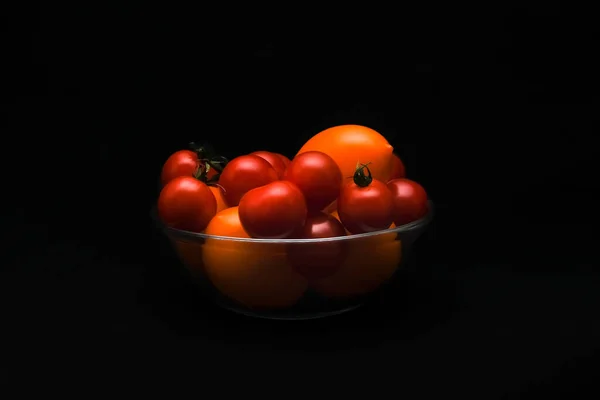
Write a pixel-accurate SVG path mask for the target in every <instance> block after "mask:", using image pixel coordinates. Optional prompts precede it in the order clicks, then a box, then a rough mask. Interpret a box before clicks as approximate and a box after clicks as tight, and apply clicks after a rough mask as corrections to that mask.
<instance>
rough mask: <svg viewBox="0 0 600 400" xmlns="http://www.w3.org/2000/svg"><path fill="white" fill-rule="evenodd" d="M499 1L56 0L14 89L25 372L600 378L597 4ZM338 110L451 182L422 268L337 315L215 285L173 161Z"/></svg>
mask: <svg viewBox="0 0 600 400" xmlns="http://www.w3.org/2000/svg"><path fill="white" fill-rule="evenodd" d="M453 7H454V6H453ZM486 7H487V8H485V9H484V10H481V13H480V18H478V19H473V18H471V17H469V16H468V15H470V14H469V13H468V12H467V11H468V10H459V9H456V8H451V7H449V6H445V7H434V9H435V11H432V10H431V9H427V10H426V9H425V8H426V7H425V6H423V9H416V8H413V9H406V10H405V11H404V12H403V13H401V14H400V15H397V14H395V13H392V12H391V11H389V10H388V11H386V10H384V9H379V10H375V11H374V12H373V13H371V12H370V11H367V10H354V11H355V12H354V15H361V18H360V19H358V20H357V19H352V18H350V17H349V16H344V17H340V16H339V15H338V17H337V19H336V20H335V21H337V22H335V23H332V22H328V21H329V20H328V18H329V17H330V15H328V14H327V13H323V12H321V13H319V14H318V15H320V16H319V17H314V15H317V14H314V13H315V11H314V10H308V9H307V10H305V11H306V18H308V15H309V14H311V13H312V14H313V17H312V18H311V19H310V21H311V22H310V23H309V22H307V21H309V19H304V20H302V18H303V15H304V12H301V13H300V14H302V15H299V16H297V17H296V18H298V21H301V20H302V21H304V22H294V21H292V20H287V19H286V18H287V17H286V18H284V17H282V16H281V15H283V14H285V13H284V11H283V10H280V12H281V13H283V14H281V15H280V16H279V18H272V17H268V16H266V15H267V14H264V13H263V12H262V11H263V10H257V9H253V10H241V11H239V13H240V14H239V15H240V16H238V17H236V16H229V17H227V16H225V14H219V13H218V12H215V11H212V12H211V13H209V12H208V11H202V10H196V11H195V12H186V11H184V10H176V9H175V8H174V6H169V7H162V8H158V7H156V8H155V7H154V6H150V5H143V6H142V5H140V6H136V7H134V6H133V5H132V6H131V7H126V6H123V7H119V8H116V7H115V8H111V7H110V6H105V7H104V9H102V10H95V11H94V12H92V11H91V9H90V10H85V9H82V10H80V11H81V13H82V14H78V15H80V17H79V18H75V17H72V18H71V17H69V16H70V15H72V12H73V10H70V11H71V13H68V12H67V10H58V9H48V8H47V7H45V8H44V9H41V11H39V12H36V13H34V15H36V18H35V19H34V20H33V22H32V24H31V26H29V25H27V26H25V27H20V33H15V36H14V37H15V38H18V39H19V45H15V46H14V47H15V48H18V49H20V50H19V51H18V52H17V53H18V56H15V58H14V59H15V60H16V61H17V62H16V63H15V74H14V75H13V76H14V77H15V79H13V80H12V81H11V83H12V84H13V85H12V86H10V87H9V91H8V93H9V94H13V93H14V95H15V96H14V97H12V100H11V101H10V102H9V103H8V107H7V108H6V111H7V113H8V115H9V117H10V118H9V124H8V127H7V129H6V130H5V132H6V135H7V137H10V138H12V140H11V141H7V143H6V145H5V147H4V154H5V157H4V160H3V163H6V164H7V167H8V168H7V169H5V174H4V181H5V185H7V186H5V188H6V190H5V191H4V192H3V193H4V194H3V197H4V200H6V201H7V203H8V207H7V208H6V210H7V215H6V217H3V226H4V234H3V239H4V243H5V244H6V249H7V250H6V251H5V252H4V254H5V256H4V257H5V258H4V259H3V261H2V266H3V274H2V280H1V281H0V287H1V289H0V290H1V293H2V296H3V301H2V305H3V308H4V311H3V323H2V327H3V328H2V330H3V333H4V334H5V335H4V336H5V337H7V339H5V345H6V349H7V350H8V352H7V353H6V354H7V355H8V356H6V357H4V360H6V361H7V367H8V369H7V372H8V374H7V377H8V379H9V381H12V382H13V383H20V384H21V385H22V386H23V385H24V386H27V385H29V386H32V385H33V384H32V382H41V381H43V382H44V384H45V382H46V381H47V382H50V383H53V384H59V385H60V383H59V382H62V380H64V379H67V380H68V381H69V383H68V385H61V386H65V387H69V388H72V389H73V390H76V388H77V387H78V385H80V386H85V387H86V388H88V389H89V388H91V387H97V386H96V385H101V386H102V387H104V388H109V390H112V389H114V388H116V385H117V384H121V383H125V382H133V383H134V384H136V385H138V386H136V387H138V388H142V387H143V386H148V385H150V386H152V385H154V384H162V383H165V384H166V383H167V382H168V384H167V387H169V388H170V390H172V389H173V386H176V387H177V388H188V387H191V388H195V389H194V390H195V392H196V393H197V394H198V395H203V393H205V392H206V393H208V392H211V393H212V392H213V391H217V390H218V391H219V393H226V392H229V390H233V391H238V390H241V391H242V392H245V393H253V394H259V395H260V394H266V393H267V392H273V393H278V395H279V396H280V397H281V396H290V395H293V394H301V395H311V396H314V395H319V394H320V393H322V392H323V390H324V389H326V387H327V386H328V389H331V390H332V393H334V394H336V395H337V396H343V395H346V394H352V395H361V396H367V398H380V397H384V396H390V395H391V396H394V395H396V394H397V396H405V397H409V395H408V394H406V393H408V392H409V391H411V390H417V391H418V392H419V393H421V395H422V396H424V397H427V394H430V393H433V392H437V393H442V394H445V395H447V396H450V395H452V394H457V395H459V396H460V395H472V396H474V397H476V398H479V399H492V398H534V397H538V396H541V397H545V398H558V396H560V395H561V394H563V393H567V392H568V393H571V395H570V396H569V398H570V399H574V398H580V397H581V395H582V393H584V392H585V390H586V388H587V389H591V390H593V391H595V392H596V393H598V390H597V388H595V387H592V383H593V382H594V380H593V379H592V377H593V376H594V375H595V373H596V372H597V370H598V368H597V365H598V363H599V360H600V359H599V358H598V353H597V351H598V349H600V340H599V337H600V318H599V316H598V315H599V313H598V306H599V305H600V273H599V272H598V259H597V255H596V251H595V250H594V247H593V245H594V244H596V243H597V238H598V235H597V228H596V226H597V225H596V222H597V220H598V207H597V204H598V195H597V194H596V193H597V189H598V185H597V178H596V177H595V176H596V175H595V173H593V171H594V170H595V169H597V167H596V161H595V159H594V158H595V157H597V156H598V151H597V146H595V145H594V144H593V141H592V139H593V135H594V134H596V135H597V134H598V127H599V125H598V119H597V115H598V114H597V110H598V104H597V103H598V81H597V76H596V74H597V72H596V71H598V68H597V67H598V65H597V63H595V62H594V61H593V60H594V58H593V57H592V55H591V53H592V52H591V51H590V49H591V48H593V46H592V47H590V46H591V44H590V43H591V39H590V38H591V34H592V33H593V32H592V28H591V26H592V25H590V24H589V23H588V17H590V13H585V12H582V11H578V10H568V9H566V8H565V7H564V6H559V5H557V4H547V3H544V5H543V6H542V5H539V6H538V5H527V6H521V7H520V8H516V7H512V6H511V5H510V4H506V5H497V6H496V5H491V4H490V5H488V6H486ZM264 11H265V12H266V10H264ZM356 11H358V14H357V13H356ZM463 11H464V12H463ZM86 13H87V14H86ZM295 14H296V13H295ZM295 14H294V15H295ZM326 14H327V15H326ZM392 14H393V15H392ZM81 15H89V17H88V18H87V19H86V18H83V17H81ZM242 15H244V16H245V17H242ZM248 15H252V17H248ZM286 15H287V14H286ZM254 16H258V17H254ZM290 18H291V17H290ZM315 18H316V20H315ZM209 20H216V21H220V22H216V23H215V24H216V25H215V26H210V25H209V24H208V22H207V21H209ZM108 21H110V23H109V22H108ZM225 21H228V22H225ZM360 21H369V23H368V24H361V23H360ZM228 35H230V36H228ZM14 43H16V41H14ZM340 123H359V124H364V125H368V126H371V127H373V128H375V129H377V130H379V131H380V132H381V133H382V134H384V135H386V136H387V137H388V138H389V140H390V142H391V143H392V144H393V145H394V147H395V148H396V149H397V151H398V152H399V154H400V155H401V157H402V158H403V159H404V160H405V163H406V165H407V170H408V175H409V177H411V178H413V179H415V180H417V181H419V182H421V183H422V184H423V185H424V187H425V188H426V189H427V190H428V192H429V194H430V196H431V198H432V200H433V201H434V202H435V203H436V205H437V215H436V219H435V222H434V224H433V225H432V227H431V229H430V230H429V231H428V232H427V234H426V235H425V236H423V237H422V238H421V239H420V241H419V242H418V245H417V248H416V249H415V253H414V256H413V259H412V263H413V266H415V267H416V270H417V271H418V272H417V273H415V274H410V275H407V276H406V277H405V279H404V280H402V281H400V282H398V283H397V284H396V286H394V287H393V288H392V290H390V291H389V292H388V294H387V295H386V296H385V297H384V298H383V299H382V300H381V302H380V303H375V304H370V305H368V306H366V307H364V308H363V309H361V310H359V311H356V312H354V313H352V314H348V315H346V316H340V317H336V318H332V319H330V320H323V321H314V322H298V323H295V322H284V323H275V322H265V321H256V320H250V319H246V318H240V317H237V316H234V315H230V314H229V313H227V312H225V311H221V310H219V309H216V308H214V307H212V306H211V305H209V304H206V303H205V302H204V301H203V300H202V299H201V298H199V297H198V294H197V293H196V292H195V291H194V290H193V287H191V286H190V285H189V283H188V282H187V281H186V280H185V279H184V278H183V277H182V276H180V275H178V274H177V273H176V272H175V271H174V269H172V268H170V266H171V264H172V263H173V262H175V261H174V258H173V255H172V254H171V253H170V250H169V248H168V246H167V245H166V244H165V242H164V239H163V238H162V237H161V236H160V234H159V233H158V232H156V230H155V229H154V227H153V226H152V224H151V221H150V218H149V208H150V206H151V204H152V202H153V201H154V199H155V197H156V176H157V174H158V173H159V170H160V166H161V163H162V162H163V161H164V160H165V159H166V157H168V155H169V154H170V153H172V152H173V151H175V150H177V149H179V148H181V147H182V146H185V144H186V143H187V142H188V141H190V140H204V139H208V140H209V141H210V142H211V143H212V144H213V145H214V146H215V147H216V148H217V149H220V150H221V151H222V152H223V153H225V155H228V156H230V157H231V156H235V155H237V154H239V153H242V152H250V151H253V150H259V149H266V150H275V151H280V152H283V153H286V154H288V156H293V154H294V152H295V151H296V150H297V149H298V147H299V146H300V145H301V144H302V143H303V141H304V140H305V139H306V138H308V137H309V136H311V135H312V134H314V133H316V132H318V131H319V130H321V129H323V128H326V127H328V126H332V125H335V124H340ZM234 138H235V139H234ZM10 156H12V157H10ZM14 157H17V158H16V161H11V160H12V158H14ZM4 222H5V223H4ZM172 378H174V379H172ZM172 382H176V383H175V384H173V383H172ZM92 384H93V385H92ZM332 386H333V387H332ZM282 388H283V389H282ZM575 392H577V393H579V394H575ZM323 393H324V392H323ZM503 396H505V397H503ZM519 396H520V397H519Z"/></svg>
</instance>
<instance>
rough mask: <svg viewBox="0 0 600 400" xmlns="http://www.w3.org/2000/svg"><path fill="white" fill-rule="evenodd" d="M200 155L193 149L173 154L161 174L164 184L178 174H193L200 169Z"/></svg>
mask: <svg viewBox="0 0 600 400" xmlns="http://www.w3.org/2000/svg"><path fill="white" fill-rule="evenodd" d="M198 164H199V161H198V155H197V154H196V153H195V152H193V151H191V150H180V151H176V152H175V153H173V154H171V156H170V157H169V158H167V161H166V162H165V164H164V165H163V168H162V172H161V174H160V181H161V183H162V185H163V186H164V185H166V184H167V183H169V182H170V181H172V180H173V179H175V178H177V177H178V176H193V175H194V172H196V170H197V169H198Z"/></svg>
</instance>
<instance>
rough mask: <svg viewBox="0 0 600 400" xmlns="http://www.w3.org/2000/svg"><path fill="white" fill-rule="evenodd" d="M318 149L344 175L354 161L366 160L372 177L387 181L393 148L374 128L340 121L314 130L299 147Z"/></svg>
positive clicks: (352, 168) (348, 174)
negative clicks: (321, 129) (315, 131)
mask: <svg viewBox="0 0 600 400" xmlns="http://www.w3.org/2000/svg"><path fill="white" fill-rule="evenodd" d="M312 150H316V151H321V152H323V153H325V154H327V155H329V156H330V157H331V158H333V159H334V160H335V162H336V163H337V164H338V166H339V167H340V170H341V171H342V176H343V177H344V178H350V177H352V176H353V175H354V172H355V170H356V166H357V164H358V163H362V164H366V163H370V164H369V169H370V170H371V174H372V176H373V178H374V179H378V180H380V181H382V182H387V181H388V180H389V178H390V176H391V173H392V157H393V150H394V148H393V147H392V145H390V144H389V143H388V141H387V140H386V138H385V137H383V136H382V135H381V134H380V133H378V132H377V131H375V130H373V129H371V128H367V127H366V126H361V125H340V126H334V127H332V128H329V129H325V130H324V131H322V132H320V133H318V134H316V135H315V136H313V137H312V138H310V139H309V140H308V141H307V142H306V143H305V144H304V146H302V148H301V149H300V151H299V152H298V154H302V153H304V152H307V151H312Z"/></svg>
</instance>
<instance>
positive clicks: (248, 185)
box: [219, 154, 279, 207]
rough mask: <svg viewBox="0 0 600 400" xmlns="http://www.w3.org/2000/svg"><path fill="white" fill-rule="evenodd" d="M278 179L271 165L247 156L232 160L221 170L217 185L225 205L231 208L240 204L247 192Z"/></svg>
mask: <svg viewBox="0 0 600 400" xmlns="http://www.w3.org/2000/svg"><path fill="white" fill-rule="evenodd" d="M278 179H279V178H278V177H277V172H276V171H275V169H273V167H272V166H271V164H269V163H268V162H267V161H266V160H265V159H263V158H261V157H259V156H257V155H254V154H249V155H244V156H239V157H236V158H234V159H233V160H231V161H230V162H229V163H228V164H227V165H226V166H225V168H223V172H222V173H221V177H220V179H219V185H221V187H222V188H223V194H224V196H225V201H227V205H228V206H229V207H233V206H237V205H238V204H239V203H240V199H241V198H242V196H243V195H244V194H246V192H248V191H249V190H251V189H254V188H257V187H260V186H263V185H266V184H268V183H271V182H274V181H276V180H278Z"/></svg>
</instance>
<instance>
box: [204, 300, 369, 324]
mask: <svg viewBox="0 0 600 400" xmlns="http://www.w3.org/2000/svg"><path fill="white" fill-rule="evenodd" d="M216 304H217V305H219V306H220V307H221V308H224V309H225V310H228V311H231V312H233V313H236V314H241V315H244V316H246V317H251V318H260V319H270V320H280V321H284V320H288V321H301V320H309V319H319V318H327V317H333V316H335V315H340V314H345V313H347V312H350V311H354V310H356V309H357V308H359V307H360V306H362V305H363V303H358V304H353V305H351V306H348V307H345V308H340V309H337V310H331V311H321V312H305V313H302V312H296V313H294V312H287V313H286V312H254V311H250V310H247V309H244V308H242V307H236V306H235V305H232V304H229V303H228V302H226V301H217V302H216Z"/></svg>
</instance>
